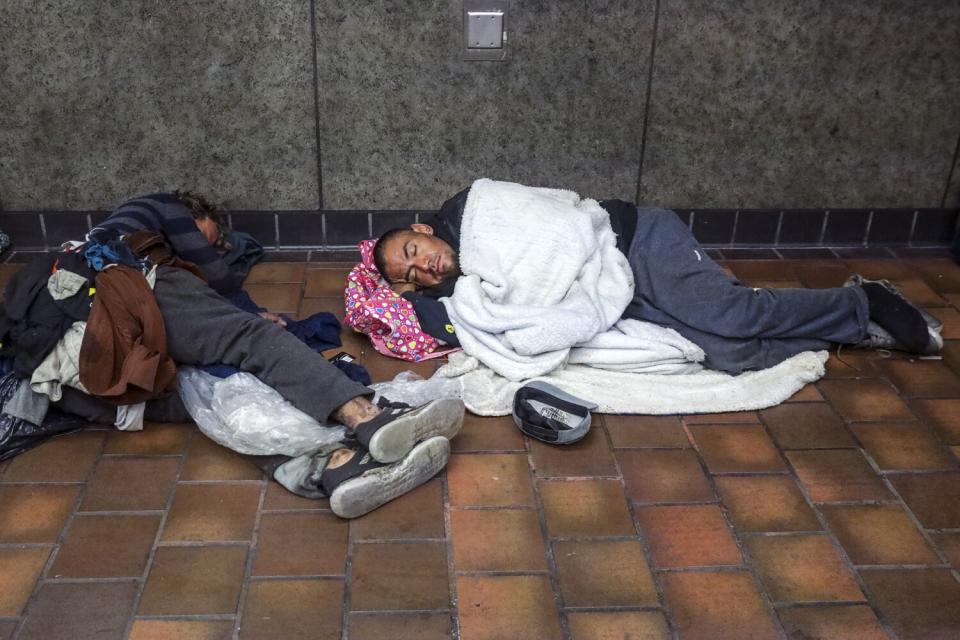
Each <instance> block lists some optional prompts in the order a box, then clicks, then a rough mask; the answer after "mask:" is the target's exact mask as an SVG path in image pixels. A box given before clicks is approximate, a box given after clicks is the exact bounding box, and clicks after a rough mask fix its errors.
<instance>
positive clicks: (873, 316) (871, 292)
mask: <svg viewBox="0 0 960 640" xmlns="http://www.w3.org/2000/svg"><path fill="white" fill-rule="evenodd" d="M844 286H859V287H860V288H861V289H862V290H863V292H864V293H865V294H866V296H867V302H868V304H869V311H870V320H872V321H873V322H875V323H876V324H877V325H879V326H880V328H882V329H884V330H885V331H886V332H887V333H889V334H890V336H891V337H892V338H893V340H894V341H895V342H896V343H897V344H898V345H899V347H900V348H901V349H902V350H904V351H909V352H911V353H917V354H922V355H932V354H935V353H938V352H939V351H940V349H941V348H942V346H943V341H942V339H940V337H939V333H938V331H937V328H939V327H940V326H942V323H940V322H939V321H938V320H937V319H936V318H934V317H933V316H931V315H930V314H929V313H927V312H925V311H923V310H921V309H920V308H919V307H917V306H915V305H914V304H912V303H911V302H910V301H909V300H907V299H906V298H905V297H903V295H902V294H901V293H900V292H899V291H898V290H897V289H896V287H894V286H893V285H892V284H891V283H890V282H889V281H886V280H867V279H865V278H863V277H862V276H859V275H855V276H852V277H851V278H850V279H849V280H847V282H845V283H844ZM928 317H929V318H930V319H931V321H929V322H928V320H927V318H928ZM934 327H937V328H934ZM869 339H870V338H869V336H868V338H867V340H868V341H869Z"/></svg>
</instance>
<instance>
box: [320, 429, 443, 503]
mask: <svg viewBox="0 0 960 640" xmlns="http://www.w3.org/2000/svg"><path fill="white" fill-rule="evenodd" d="M365 459H366V460H365ZM449 459H450V441H449V440H447V439H446V438H443V437H440V436H437V437H433V438H430V439H429V440H426V441H424V442H421V443H420V444H418V445H416V446H415V447H413V448H412V449H411V450H410V452H409V453H408V454H407V455H406V457H404V458H403V459H402V460H400V461H399V462H396V463H394V464H387V465H385V464H381V463H377V462H375V461H373V460H372V459H371V457H370V455H369V453H368V452H365V451H357V453H356V455H354V457H353V458H352V459H351V460H350V461H349V462H347V463H346V464H345V465H343V467H338V468H336V469H327V470H325V471H324V472H323V475H324V476H325V477H324V481H323V485H324V487H327V486H330V485H331V484H333V483H332V479H331V480H329V481H328V479H327V477H326V476H327V475H328V474H336V473H337V472H340V470H341V469H343V468H345V467H354V468H353V469H352V471H351V472H355V471H356V470H357V469H360V470H361V472H360V475H357V476H354V477H351V478H348V479H342V480H340V481H339V482H337V483H336V485H335V486H333V487H332V490H331V492H330V509H331V510H332V511H333V512H334V513H335V514H337V515H338V516H340V517H341V518H357V517H359V516H362V515H363V514H365V513H369V512H371V511H373V510H374V509H376V508H377V507H380V506H382V505H384V504H386V503H387V502H390V501H391V500H393V499H394V498H398V497H400V496H402V495H403V494H405V493H407V492H408V491H410V490H412V489H414V488H415V487H418V486H420V485H421V484H423V483H424V482H426V481H427V480H429V479H430V478H432V477H433V476H435V475H436V474H437V473H438V472H439V471H440V470H441V469H443V467H444V466H446V464H447V460H449ZM355 460H356V462H355ZM341 473H342V472H341ZM344 475H346V473H344Z"/></svg>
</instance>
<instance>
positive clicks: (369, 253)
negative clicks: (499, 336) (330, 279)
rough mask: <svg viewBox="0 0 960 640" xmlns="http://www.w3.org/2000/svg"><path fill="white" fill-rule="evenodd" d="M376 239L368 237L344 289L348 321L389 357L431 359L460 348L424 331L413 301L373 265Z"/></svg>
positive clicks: (362, 245) (346, 320) (415, 360)
mask: <svg viewBox="0 0 960 640" xmlns="http://www.w3.org/2000/svg"><path fill="white" fill-rule="evenodd" d="M376 243H377V240H376V238H371V239H370V240H364V241H363V242H361V243H360V244H359V245H358V246H359V248H360V258H361V261H360V263H359V264H357V265H356V266H355V267H354V268H353V269H351V270H350V273H349V275H347V283H346V285H345V286H344V289H343V301H344V305H345V307H346V316H345V318H344V323H345V324H346V325H347V326H348V327H350V328H352V329H353V330H354V331H356V332H358V333H363V334H366V335H368V336H370V341H371V342H372V343H373V346H374V348H375V349H376V350H377V351H379V352H380V353H382V354H383V355H385V356H390V357H392V358H401V359H403V360H412V361H414V362H418V361H420V360H429V359H430V358H439V357H441V356H445V355H447V354H448V353H451V352H453V351H457V349H455V348H450V347H447V345H445V344H443V343H441V342H440V341H439V340H437V339H436V338H434V337H433V336H431V335H429V334H427V333H424V332H423V330H422V329H421V328H420V321H419V320H418V319H417V314H416V312H415V311H414V310H413V304H412V303H411V302H410V301H409V300H405V299H404V298H402V297H401V296H400V294H398V293H396V292H395V291H393V290H392V289H391V288H390V285H388V284H387V283H386V281H384V280H383V279H382V278H381V277H380V272H379V271H377V267H376V266H375V265H374V264H373V247H374V245H376Z"/></svg>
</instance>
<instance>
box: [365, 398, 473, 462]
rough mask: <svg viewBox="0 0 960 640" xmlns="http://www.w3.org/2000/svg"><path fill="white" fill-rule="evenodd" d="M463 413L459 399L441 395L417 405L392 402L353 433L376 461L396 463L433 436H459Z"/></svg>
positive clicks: (448, 437) (447, 437) (461, 402)
mask: <svg viewBox="0 0 960 640" xmlns="http://www.w3.org/2000/svg"><path fill="white" fill-rule="evenodd" d="M463 412H464V407H463V401H462V400H460V399H459V398H441V399H440V400H434V401H432V402H428V403H427V404H425V405H423V406H422V407H415V408H413V407H408V406H407V405H400V404H391V405H388V406H387V407H386V408H385V409H383V411H381V412H380V414H379V415H377V417H376V418H374V419H373V420H368V421H367V422H364V423H363V424H361V425H359V426H358V427H357V428H356V429H355V430H354V434H355V436H356V438H357V442H359V443H360V444H362V445H363V446H364V447H366V449H367V450H368V451H369V452H370V454H371V455H372V456H373V458H374V460H377V461H379V462H396V461H397V460H399V459H400V458H402V457H404V456H405V455H407V452H408V451H410V450H411V449H412V448H413V445H415V444H416V443H418V442H420V441H421V440H426V439H427V438H432V437H434V436H443V437H444V438H446V439H447V440H449V439H450V438H452V437H454V436H455V435H457V433H459V431H460V427H461V426H463Z"/></svg>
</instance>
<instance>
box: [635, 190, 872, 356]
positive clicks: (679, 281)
mask: <svg viewBox="0 0 960 640" xmlns="http://www.w3.org/2000/svg"><path fill="white" fill-rule="evenodd" d="M637 212H638V215H637V230H636V233H635V235H634V237H633V242H632V243H631V245H630V252H629V254H628V255H627V258H628V259H629V261H630V265H631V267H632V268H633V274H634V277H635V279H636V290H635V293H634V298H633V302H631V304H630V305H629V306H628V307H627V310H626V311H625V312H624V314H623V317H625V318H635V319H638V320H646V321H648V322H654V323H656V324H660V325H663V326H666V327H670V328H672V329H675V330H676V331H677V332H678V333H680V335H682V336H684V337H685V338H687V339H689V340H691V341H692V342H694V343H696V344H697V345H699V346H700V347H701V348H702V349H703V350H704V352H705V353H706V359H705V361H704V366H706V367H708V368H710V369H717V370H720V371H727V372H729V373H740V372H742V371H747V370H751V369H763V368H766V367H770V366H773V365H775V364H778V363H780V362H782V361H783V360H786V359H787V358H789V357H790V356H793V355H796V354H798V353H800V352H801V351H807V350H810V349H827V348H829V346H830V343H832V342H841V343H855V342H859V341H860V340H862V339H863V338H864V336H865V335H866V327H867V322H868V319H869V311H868V307H867V297H866V295H865V294H864V292H863V290H862V289H860V288H859V287H846V288H836V289H753V288H751V287H745V286H743V285H742V284H740V282H739V281H737V280H736V279H735V278H732V277H731V276H730V275H729V274H727V272H726V271H724V270H723V269H722V268H721V267H720V266H719V265H718V264H717V263H716V262H714V261H713V260H712V259H711V258H710V256H708V255H707V253H706V251H704V250H703V248H701V247H700V245H699V244H698V243H697V241H696V239H695V238H694V237H693V234H691V233H690V230H689V229H688V228H687V226H686V225H684V224H683V223H682V222H681V221H680V219H679V218H678V217H677V216H676V214H674V213H673V212H672V211H669V210H666V209H647V208H638V209H637Z"/></svg>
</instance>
